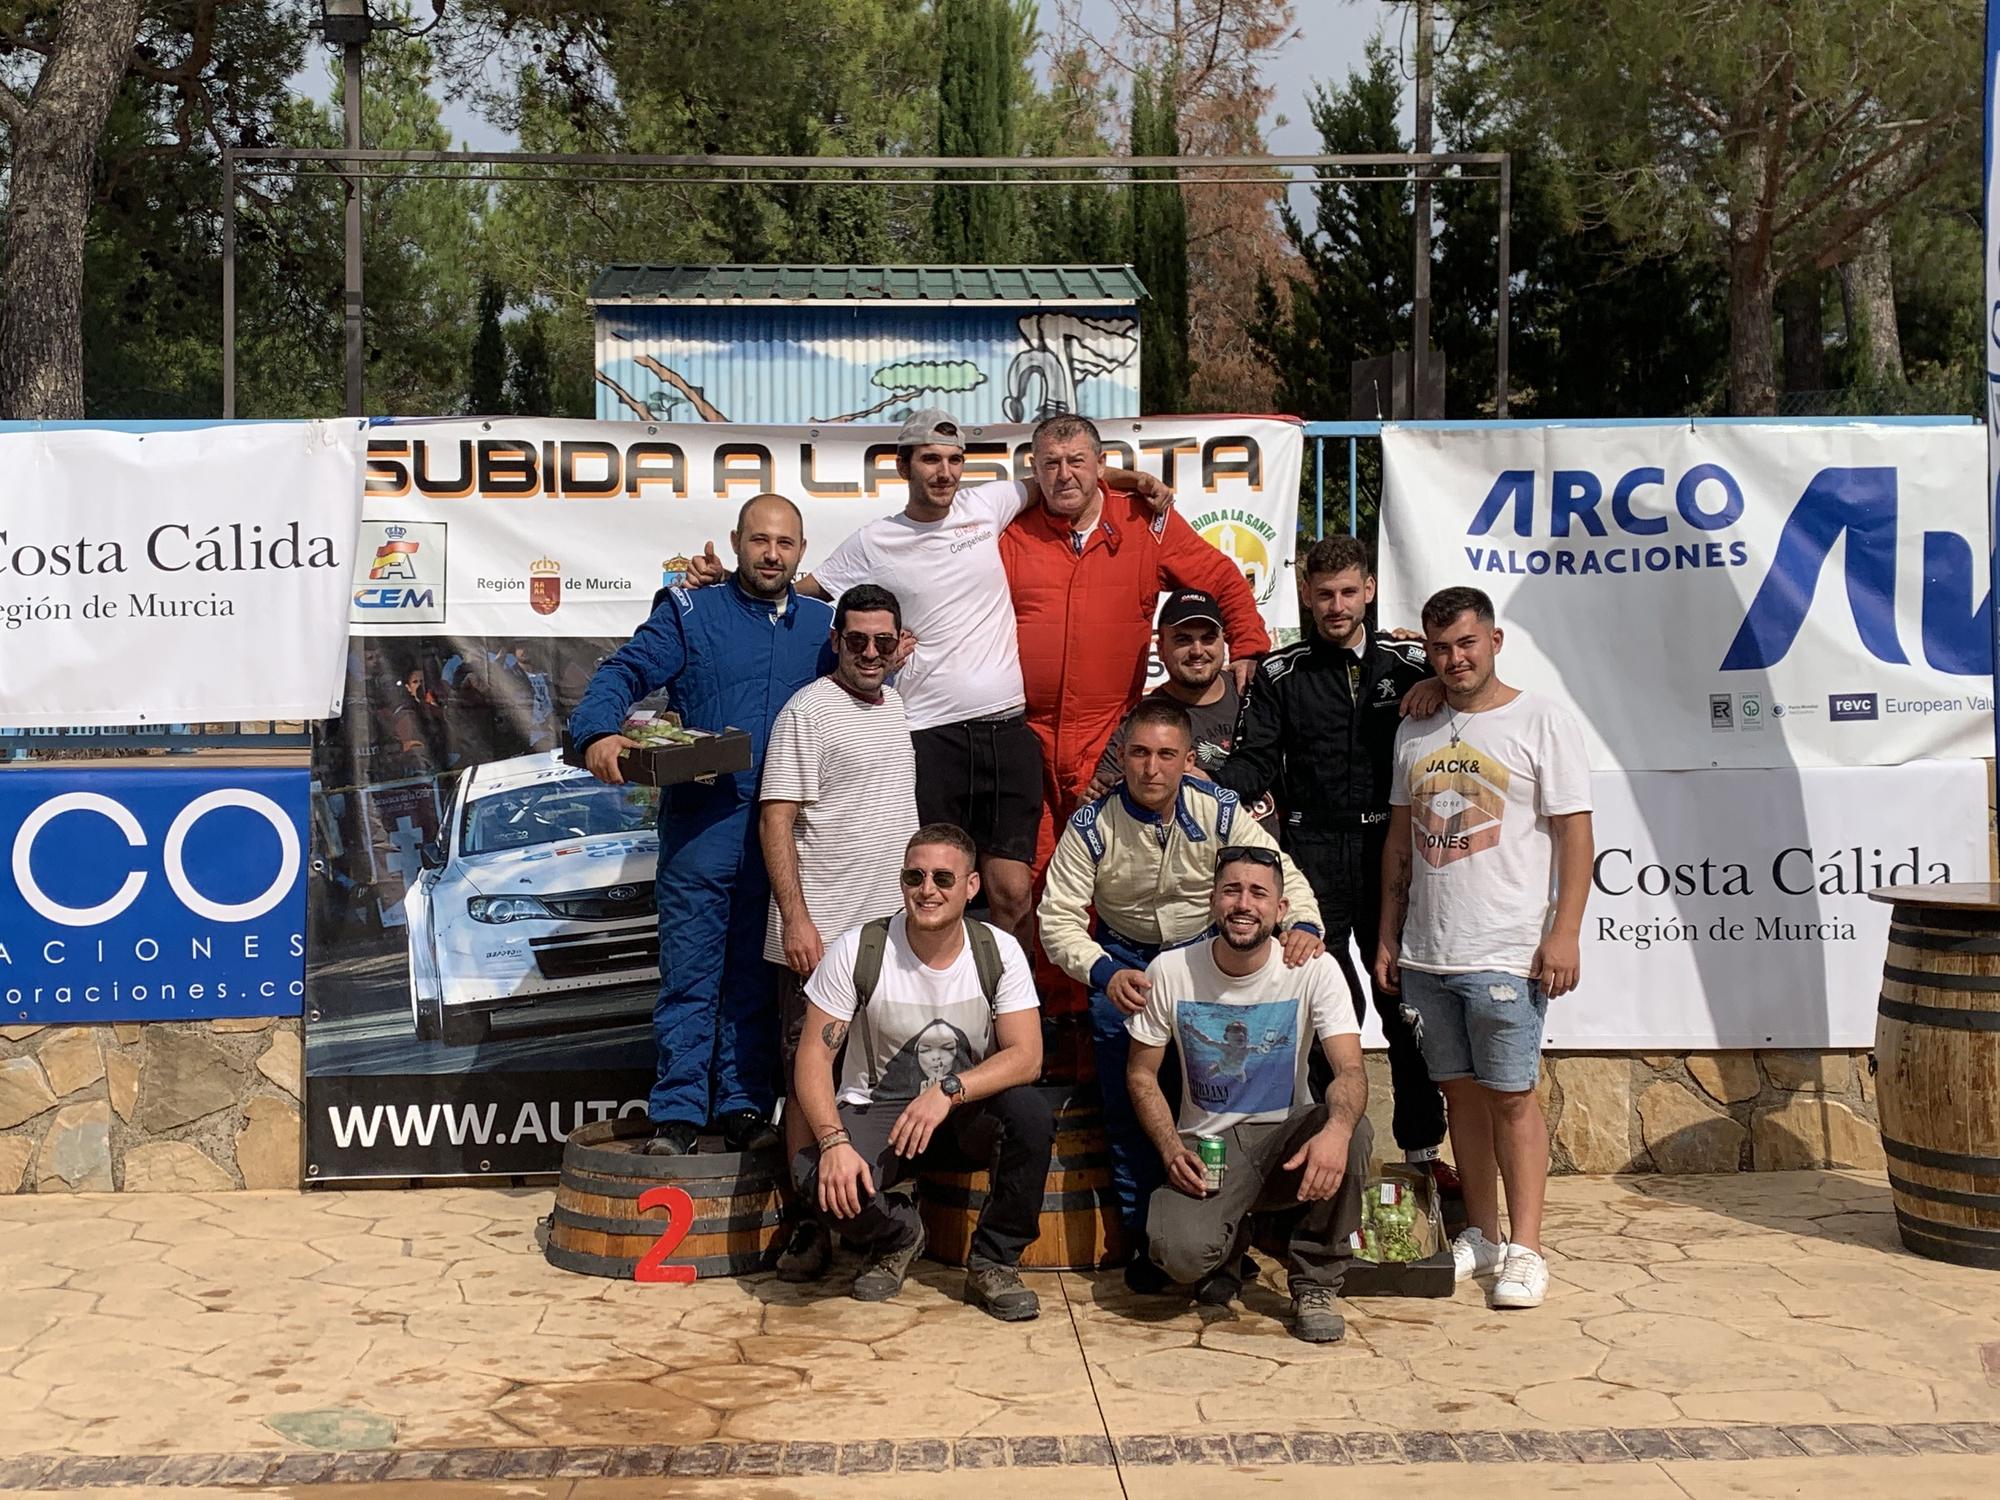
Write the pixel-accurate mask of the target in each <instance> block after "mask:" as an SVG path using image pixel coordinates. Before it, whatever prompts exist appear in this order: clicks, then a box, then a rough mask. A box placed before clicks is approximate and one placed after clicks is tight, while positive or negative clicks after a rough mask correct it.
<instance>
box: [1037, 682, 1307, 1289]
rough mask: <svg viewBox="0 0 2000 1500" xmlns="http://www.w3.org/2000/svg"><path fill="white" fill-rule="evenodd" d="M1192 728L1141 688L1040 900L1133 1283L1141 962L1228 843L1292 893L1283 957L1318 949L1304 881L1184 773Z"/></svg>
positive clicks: (1148, 1168) (1262, 837) (1140, 1145)
mask: <svg viewBox="0 0 2000 1500" xmlns="http://www.w3.org/2000/svg"><path fill="white" fill-rule="evenodd" d="M1193 739H1194V735H1193V728H1192V725H1191V723H1190V721H1189V718H1188V712H1187V710H1186V709H1185V708H1183V707H1182V706H1181V705H1180V704H1178V703H1175V702H1172V701H1171V700H1167V699H1160V698H1147V699H1145V700H1143V701H1141V702H1140V704H1139V705H1138V707H1136V708H1134V709H1133V710H1132V714H1131V717H1130V718H1129V719H1128V720H1127V721H1126V728H1125V745H1124V772H1125V774H1124V777H1123V779H1122V780H1120V781H1119V782H1118V784H1117V785H1116V786H1114V787H1113V788H1112V789H1111V790H1110V791H1109V792H1107V793H1105V794H1104V795H1103V796H1101V797H1098V798H1096V799H1094V800H1093V801H1090V802H1086V803H1085V804H1084V805H1083V806H1082V807H1080V808H1078V809H1077V811H1076V813H1075V815H1074V816H1072V817H1071V818H1070V820H1069V821H1068V823H1067V824H1066V825H1065V826H1064V828H1063V833H1062V837H1061V838H1060V839H1058V840H1057V842H1056V851H1055V854H1054V856H1053V857H1052V858H1051V859H1050V861H1049V872H1048V884H1047V887H1046V889H1045V891H1044V893H1043V896H1042V905H1041V933H1042V947H1043V949H1044V951H1046V952H1047V954H1048V956H1049V958H1050V959H1051V960H1052V961H1053V962H1054V963H1055V964H1057V965H1058V966H1059V967H1060V968H1061V969H1062V970H1063V971H1064V972H1065V973H1067V974H1068V975H1069V976H1070V977H1071V978H1073V979H1076V980H1078V981H1080V982H1082V983H1083V984H1085V985H1087V986H1089V989H1090V1034H1091V1050H1092V1054H1093V1057H1094V1059H1095V1061H1096V1064H1097V1082H1098V1086H1099V1088H1100V1089H1101V1090H1102V1091H1103V1096H1104V1129H1105V1135H1106V1136H1107V1138H1108V1139H1109V1142H1110V1146H1111V1182H1112V1187H1113V1188H1114V1189H1115V1191H1116V1192H1117V1195H1118V1206H1119V1213H1120V1216H1121V1217H1122V1218H1123V1220H1124V1222H1125V1226H1126V1229H1127V1230H1128V1232H1129V1236H1130V1238H1131V1240H1132V1242H1133V1246H1134V1253H1133V1258H1132V1261H1131V1263H1130V1265H1129V1267H1128V1269H1127V1279H1128V1280H1129V1281H1130V1282H1131V1284H1132V1286H1133V1288H1134V1290H1138V1291H1152V1290H1157V1289H1158V1287H1159V1283H1158V1281H1157V1277H1156V1273H1155V1272H1154V1270H1153V1265H1152V1262H1151V1261H1150V1260H1148V1259H1147V1257H1146V1254H1145V1250H1144V1239H1145V1235H1146V1228H1147V1226H1146V1214H1147V1204H1148V1202H1149V1200H1150V1198H1151V1196H1152V1191H1153V1189H1154V1188H1155V1187H1157V1186H1158V1185H1159V1182H1160V1175H1159V1161H1158V1158H1157V1156H1156V1155H1155V1153H1154V1152H1153V1151H1152V1150H1151V1148H1150V1147H1149V1146H1148V1144H1147V1140H1146V1133H1145V1130H1144V1128H1143V1126H1142V1125H1141V1123H1140V1121H1139V1119H1138V1118H1137V1116H1136V1115H1134V1113H1133V1110H1132V1101H1131V1099H1130V1098H1129V1097H1128V1096H1127V1094H1126V1092H1125V1070H1126V1058H1127V1054H1128V1053H1129V1051H1130V1048H1131V1038H1130V1036H1129V1034H1128V1032H1127V1029H1126V1025H1127V1022H1128V1020H1129V1019H1130V1018H1131V1017H1132V1016H1134V1015H1136V1014H1137V1013H1138V1012H1139V1011H1141V1010H1143V1009H1145V1006H1146V1002H1147V999H1148V998H1149V995H1150V993H1151V984H1150V981H1149V980H1148V979H1147V977H1146V966H1147V965H1148V964H1150V963H1151V962H1152V961H1153V959H1154V958H1155V957H1157V956H1158V955H1159V953H1160V951H1161V950H1162V949H1163V948H1166V947H1170V946H1171V945H1173V944H1175V943H1180V942H1185V941H1186V940H1187V939H1189V938H1192V937H1194V936H1195V935H1196V934H1198V933H1200V932H1201V930H1202V929H1203V928H1204V927H1205V926H1206V925H1207V924H1208V920H1209V908H1210V904H1211V893H1212V891H1213V889H1214V884H1215V870H1216V860H1217V857H1218V855H1219V854H1220V852H1221V851H1222V850H1223V849H1224V848H1225V847H1226V846H1232V845H1234V846H1240V847H1241V848H1243V849H1246V850H1249V851H1251V854H1249V855H1246V856H1245V857H1254V856H1255V855H1257V854H1261V855H1263V856H1264V857H1265V858H1268V859H1270V860H1273V861H1276V862H1278V863H1279V865H1280V866H1281V867H1283V869H1284V872H1285V875H1286V877H1287V879H1286V885H1287V887H1288V888H1289V889H1290V890H1291V891H1293V892H1294V893H1295V895H1296V897H1297V902H1296V905H1295V906H1292V907H1289V908H1287V911H1288V914H1289V922H1288V925H1287V928H1286V931H1285V934H1284V938H1283V943H1282V947H1283V950H1284V957H1285V962H1286V963H1287V964H1290V965H1293V966H1297V965H1300V964H1304V963H1306V962H1308V961H1309V960H1311V959H1313V958H1315V957H1317V956H1318V955H1319V954H1321V953H1322V952H1324V951H1325V943H1324V942H1323V941H1322V939H1321V929H1320V916H1319V907H1318V906H1317V904H1315V902H1314V900H1313V895H1312V888H1311V887H1310V886H1308V885H1307V884H1306V882H1305V880H1304V878H1303V877H1302V876H1300V874H1299V872H1298V871H1297V870H1296V869H1293V868H1291V862H1290V859H1289V857H1287V856H1285V855H1282V854H1280V853H1279V852H1278V846H1277V844H1276V843H1275V842H1274V841H1273V840H1272V838H1271V835H1270V834H1268V833H1266V832H1265V831H1264V830H1263V829H1262V828H1261V827H1260V826H1258V823H1257V821H1256V819H1254V818H1252V817H1251V816H1250V815H1249V814H1248V813H1247V812H1245V811H1244V810H1243V809H1242V808H1241V807H1240V806H1239V805H1238V803H1237V800H1236V794H1235V793H1234V792H1228V791H1224V790H1222V789H1221V788H1219V787H1217V786H1215V785H1214V784H1213V783H1212V782H1208V781H1205V780H1202V779H1201V778H1199V777H1197V776H1194V775H1193V774H1191V772H1192V766H1193ZM1093 911H1094V912H1095V914H1096V922H1095V926H1094V927H1093V925H1092V921H1091V914H1092V912H1093ZM1338 969H1339V966H1338V964H1336V965H1335V970H1336V972H1338ZM1235 1290H1236V1287H1235V1285H1234V1284H1231V1283H1228V1282H1226V1281H1218V1282H1217V1283H1216V1284H1215V1285H1214V1286H1213V1287H1211V1288H1208V1289H1207V1292H1208V1295H1209V1296H1211V1297H1213V1298H1218V1299H1220V1302H1219V1303H1218V1305H1220V1303H1222V1302H1227V1301H1228V1300H1229V1298H1230V1297H1231V1296H1233V1295H1234V1293H1235Z"/></svg>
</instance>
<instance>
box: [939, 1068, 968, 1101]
mask: <svg viewBox="0 0 2000 1500" xmlns="http://www.w3.org/2000/svg"><path fill="white" fill-rule="evenodd" d="M938 1091H939V1092H940V1093H942V1094H943V1095H944V1096H945V1098H947V1099H949V1100H950V1101H951V1102H952V1104H953V1105H954V1106H956V1105H957V1103H958V1101H959V1100H960V1099H961V1098H963V1097H964V1095H965V1082H964V1080H962V1079H961V1078H960V1077H959V1076H958V1075H957V1074H956V1073H947V1074H945V1076H944V1077H943V1078H942V1079H941V1080H939V1082H938Z"/></svg>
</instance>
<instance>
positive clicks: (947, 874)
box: [903, 870, 958, 891]
mask: <svg viewBox="0 0 2000 1500" xmlns="http://www.w3.org/2000/svg"><path fill="white" fill-rule="evenodd" d="M926 880H928V881H930V883H931V884H932V885H934V886H936V887H937V888H938V889H939V890H941V891H948V890H950V889H951V888H952V887H953V886H955V885H957V884H958V871H956V870H905V871H903V885H904V886H905V887H906V888H907V889H909V890H913V891H920V890H922V889H923V888H924V882H925V881H926Z"/></svg>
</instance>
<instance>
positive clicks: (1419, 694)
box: [1403, 677, 1444, 719]
mask: <svg viewBox="0 0 2000 1500" xmlns="http://www.w3.org/2000/svg"><path fill="white" fill-rule="evenodd" d="M1443 707H1444V683H1443V681H1441V680H1440V679H1438V678H1436V677H1426V678H1425V679H1424V680H1423V681H1422V682H1420V683H1418V684H1416V686H1414V687H1412V688H1411V689H1410V690H1409V691H1408V692H1407V693H1405V694H1403V717H1404V718H1406V719H1428V718H1429V717H1430V716H1431V715H1432V714H1434V713H1436V712H1437V711H1438V710H1439V709H1440V708H1443Z"/></svg>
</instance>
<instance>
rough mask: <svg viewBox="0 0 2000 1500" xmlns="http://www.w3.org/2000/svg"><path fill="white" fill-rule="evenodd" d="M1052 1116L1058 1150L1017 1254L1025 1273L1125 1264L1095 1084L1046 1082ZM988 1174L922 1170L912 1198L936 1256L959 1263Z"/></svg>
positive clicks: (965, 1251) (1108, 1149) (983, 1200)
mask: <svg viewBox="0 0 2000 1500" xmlns="http://www.w3.org/2000/svg"><path fill="white" fill-rule="evenodd" d="M1042 1093H1043V1094H1045V1095H1046V1096H1047V1097H1048V1099H1049V1104H1050V1108H1051V1109H1052V1111H1053V1112H1054V1114H1055V1121H1056V1136H1055V1150H1054V1152H1053V1154H1052V1155H1051V1156H1050V1158H1049V1176H1048V1183H1047V1186H1046V1187H1045V1188H1044V1189H1043V1194H1042V1229H1041V1233H1040V1234H1039V1235H1038V1236H1036V1239H1035V1242H1034V1243H1033V1244H1032V1245H1030V1246H1028V1248H1027V1250H1026V1251H1024V1252H1023V1253H1022V1255H1021V1269H1022V1270H1024V1271H1089V1270H1095V1269H1097V1268H1098V1267H1100V1266H1109V1265H1118V1264H1122V1263H1123V1261H1124V1259H1125V1254H1126V1250H1125V1231H1124V1226H1123V1225H1122V1224H1121V1223H1120V1222H1119V1218H1118V1200H1117V1196H1116V1194H1115V1193H1113V1191H1112V1188H1111V1145H1110V1142H1108V1141H1107V1140H1106V1139H1105V1136H1104V1117H1103V1113H1102V1111H1101V1110H1100V1109H1099V1108H1098V1103H1097V1090H1096V1089H1095V1088H1082V1089H1077V1088H1071V1087H1068V1086H1066V1085H1057V1086H1047V1085H1044V1086H1043V1088H1042ZM986 1189H987V1174H986V1173H985V1172H949V1171H936V1170H933V1171H927V1172H925V1173H924V1174H923V1177H922V1181H921V1183H920V1185H919V1187H918V1194H917V1202H918V1206H919V1208H920V1210H921V1211H922V1213H923V1216H924V1232H925V1234H926V1235H927V1236H928V1237H929V1239H930V1248H929V1250H928V1251H927V1252H926V1253H927V1254H928V1255H929V1256H930V1257H931V1258H932V1259H933V1260H941V1261H943V1262H944V1263H945V1264H947V1265H953V1266H962V1265H964V1264H965V1260H966V1256H967V1254H968V1253H969V1252H970V1251H971V1249H972V1230H973V1226H974V1225H975V1224H976V1223H978V1221H979V1212H980V1210H981V1209H983V1208H984V1207H985V1206H986Z"/></svg>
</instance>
